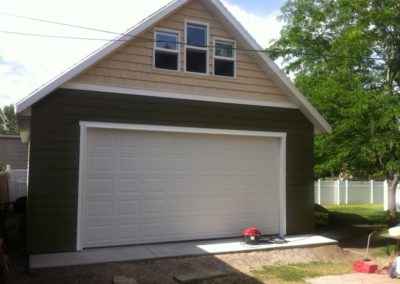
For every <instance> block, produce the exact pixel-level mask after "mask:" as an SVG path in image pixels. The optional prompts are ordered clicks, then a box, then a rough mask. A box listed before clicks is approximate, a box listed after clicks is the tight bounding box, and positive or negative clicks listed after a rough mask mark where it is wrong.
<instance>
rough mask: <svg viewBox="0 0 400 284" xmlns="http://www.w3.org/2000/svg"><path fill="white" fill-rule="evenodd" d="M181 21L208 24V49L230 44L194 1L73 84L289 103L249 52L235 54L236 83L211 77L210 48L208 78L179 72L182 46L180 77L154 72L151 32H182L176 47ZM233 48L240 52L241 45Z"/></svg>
mask: <svg viewBox="0 0 400 284" xmlns="http://www.w3.org/2000/svg"><path fill="white" fill-rule="evenodd" d="M185 20H186V21H190V20H193V21H200V22H206V23H208V24H209V26H210V42H209V44H210V45H213V41H214V38H215V37H222V38H227V39H234V38H233V36H232V35H231V34H230V33H229V32H228V31H227V30H225V28H224V27H223V25H222V24H221V23H220V22H219V21H218V19H217V18H215V17H213V15H212V14H211V13H210V12H209V11H207V9H206V8H205V7H203V5H202V4H201V3H200V2H199V1H195V0H193V1H192V2H190V3H189V4H187V5H185V6H184V7H182V8H181V9H179V10H178V11H177V12H175V13H174V14H173V15H171V16H169V17H168V18H166V19H165V20H163V21H161V22H159V23H158V24H157V25H155V26H154V27H152V28H151V29H149V30H147V31H146V32H144V33H143V34H141V35H140V36H139V37H138V38H136V39H134V40H132V41H131V42H129V43H127V44H125V45H124V46H122V47H120V48H119V49H118V50H117V51H115V52H113V53H112V54H111V55H109V56H107V57H106V58H105V59H103V60H101V61H99V62H98V63H97V64H95V65H94V66H93V67H91V68H89V69H88V70H87V71H85V72H84V73H82V74H81V75H79V76H78V77H77V78H75V79H73V80H72V82H73V83H83V84H95V85H102V86H112V87H121V88H131V89H143V90H150V91H161V92H172V93H179V94H188V95H201V96H210V97H220V98H232V99H250V100H256V101H261V102H274V103H288V102H289V100H288V97H287V96H286V95H285V94H283V93H282V92H281V91H280V90H279V89H278V88H277V87H276V85H275V84H274V82H272V81H271V80H270V79H269V78H268V77H267V75H266V74H265V72H264V71H263V70H262V69H261V68H260V67H259V66H258V64H257V62H256V60H255V59H254V58H253V56H252V55H251V54H250V53H249V52H247V51H237V65H236V72H237V73H236V78H224V77H218V76H214V75H213V74H212V73H213V50H212V48H210V50H209V55H210V59H209V63H210V68H209V71H210V74H209V75H204V74H193V73H187V72H184V71H183V70H184V63H185V62H184V61H185V60H184V49H185V47H184V46H182V47H181V54H180V63H181V64H180V69H181V70H180V71H169V70H159V69H155V68H153V47H154V42H153V40H154V31H155V30H156V29H157V28H165V29H173V30H177V31H179V32H180V36H181V38H180V41H181V42H184V41H185V39H184V34H185V33H184V28H185ZM237 46H238V47H239V48H243V46H241V44H240V43H239V42H238V43H237Z"/></svg>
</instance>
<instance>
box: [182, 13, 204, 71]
mask: <svg viewBox="0 0 400 284" xmlns="http://www.w3.org/2000/svg"><path fill="white" fill-rule="evenodd" d="M189 24H195V25H202V26H206V27H207V38H206V47H199V46H193V45H188V44H187V42H188V41H187V39H188V36H187V26H188V25H189ZM184 42H185V47H184V55H183V61H184V72H186V73H190V74H196V75H203V76H204V75H210V48H209V45H210V24H209V23H207V22H201V21H197V20H190V19H185V41H184ZM188 48H189V49H197V50H203V51H206V59H207V62H206V73H199V72H192V71H187V68H186V67H187V66H186V53H187V49H188Z"/></svg>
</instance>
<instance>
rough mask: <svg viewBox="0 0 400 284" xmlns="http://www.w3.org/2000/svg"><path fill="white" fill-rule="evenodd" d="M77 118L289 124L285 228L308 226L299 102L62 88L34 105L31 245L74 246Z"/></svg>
mask: <svg viewBox="0 0 400 284" xmlns="http://www.w3.org/2000/svg"><path fill="white" fill-rule="evenodd" d="M79 121H98V122H115V123H138V124H158V125H174V126H186V127H202V128H203V127H204V128H223V129H237V130H255V131H256V130H258V131H279V132H287V133H288V137H287V181H286V182H287V188H286V189H287V193H286V194H287V232H288V234H297V233H307V232H310V231H311V230H312V229H313V202H314V196H313V194H314V191H313V126H312V125H311V123H310V122H309V121H308V120H307V119H306V118H305V117H304V116H303V115H302V114H301V112H300V111H299V110H296V109H280V108H270V107H257V106H243V105H234V104H222V103H212V102H195V101H183V100H174V99H165V98H150V97H140V96H129V95H120V94H113V95H110V94H102V93H98V92H88V91H77V90H64V89H60V90H57V91H55V92H54V93H53V94H51V95H50V96H48V97H47V98H46V99H44V100H42V101H40V102H39V103H37V104H36V105H34V106H33V108H32V120H31V131H32V133H31V148H30V150H31V160H30V183H29V201H28V210H29V215H28V216H29V218H28V234H29V236H28V240H29V241H28V245H29V250H30V253H49V252H62V251H74V250H75V246H76V218H77V193H78V172H79V169H78V167H79V135H80V134H79V131H80V130H79Z"/></svg>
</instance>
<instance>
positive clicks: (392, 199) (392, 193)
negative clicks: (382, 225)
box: [388, 174, 399, 226]
mask: <svg viewBox="0 0 400 284" xmlns="http://www.w3.org/2000/svg"><path fill="white" fill-rule="evenodd" d="M398 184H399V176H398V174H394V175H393V176H392V177H391V179H388V202H389V208H388V209H389V226H394V225H396V224H397V218H396V217H397V216H396V209H397V208H396V189H397V185H398Z"/></svg>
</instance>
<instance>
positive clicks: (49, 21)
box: [0, 12, 126, 36]
mask: <svg viewBox="0 0 400 284" xmlns="http://www.w3.org/2000/svg"><path fill="white" fill-rule="evenodd" d="M0 15H4V16H8V17H14V18H19V19H25V20H30V21H35V22H42V23H47V24H53V25H59V26H65V27H70V28H76V29H84V30H89V31H95V32H101V33H107V34H113V35H122V36H124V35H126V34H124V33H117V32H113V31H108V30H103V29H99V28H93V27H87V26H81V25H75V24H67V23H63V22H58V21H52V20H46V19H41V18H34V17H28V16H21V15H16V14H12V13H6V12H0Z"/></svg>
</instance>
